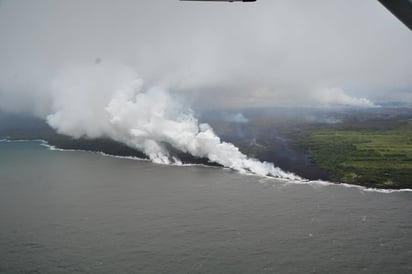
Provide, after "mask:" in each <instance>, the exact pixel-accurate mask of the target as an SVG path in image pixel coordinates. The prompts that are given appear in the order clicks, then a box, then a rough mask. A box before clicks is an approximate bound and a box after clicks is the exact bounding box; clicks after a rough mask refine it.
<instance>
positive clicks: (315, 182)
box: [0, 137, 412, 193]
mask: <svg viewBox="0 0 412 274" xmlns="http://www.w3.org/2000/svg"><path fill="white" fill-rule="evenodd" d="M2 142H6V143H15V142H39V143H40V144H39V145H40V146H43V147H45V148H46V149H48V150H50V151H61V152H87V153H96V154H99V155H101V156H104V157H112V158H118V159H125V160H133V161H148V162H151V163H153V162H152V161H150V159H148V158H139V157H136V156H122V155H114V154H108V153H105V152H102V151H96V150H92V149H89V150H87V149H67V148H60V147H57V146H55V145H51V144H50V143H49V142H48V141H47V140H44V139H12V138H7V137H6V138H4V137H3V138H1V139H0V143H2ZM153 164H159V163H153ZM159 165H165V166H174V167H190V166H200V167H206V168H223V169H227V170H232V169H230V168H227V167H222V166H216V165H207V164H199V163H187V164H186V163H185V164H176V163H173V164H159ZM235 172H236V171H235ZM237 173H238V174H241V175H248V176H256V177H259V178H261V180H279V181H284V182H286V184H300V185H312V186H315V185H317V186H341V187H345V188H357V189H359V190H362V191H366V192H379V193H395V192H412V189H410V188H400V189H396V188H373V187H367V186H362V185H356V184H348V183H338V182H332V181H325V180H305V179H303V180H290V179H286V178H277V177H272V176H259V175H256V174H245V173H240V172H237ZM259 182H261V183H264V182H262V181H259Z"/></svg>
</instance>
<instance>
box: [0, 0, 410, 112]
mask: <svg viewBox="0 0 412 274" xmlns="http://www.w3.org/2000/svg"><path fill="white" fill-rule="evenodd" d="M0 40H1V43H0V109H3V110H18V111H23V110H24V111H29V112H34V113H35V114H37V115H46V114H48V113H49V112H50V109H51V107H52V106H51V100H52V98H51V97H52V96H50V93H51V92H50V87H51V85H52V83H53V81H54V79H55V78H56V77H59V75H60V74H61V73H62V72H63V71H65V70H72V69H73V68H76V67H82V66H90V65H95V66H99V65H101V64H105V65H106V66H110V65H111V64H113V66H115V67H116V66H119V65H122V66H123V65H124V66H127V67H131V68H133V70H134V71H136V72H137V73H138V74H139V76H140V77H141V78H142V79H144V81H145V82H146V83H147V84H148V85H160V86H162V87H165V88H168V89H171V90H172V91H174V92H176V93H180V94H183V95H185V97H187V98H188V100H191V101H192V102H193V104H194V106H195V107H198V108H215V107H218V108H220V107H222V108H233V107H260V106H265V107H266V106H277V105H307V104H310V105H313V104H315V105H316V104H320V105H333V104H343V105H345V104H346V105H355V106H365V107H370V106H375V105H376V101H382V100H390V101H403V102H412V53H411V49H412V33H411V32H410V31H409V30H408V29H407V28H406V27H405V26H404V25H402V24H401V23H400V22H399V21H398V20H397V19H396V18H395V17H394V16H393V15H391V14H390V13H389V12H388V11H387V10H386V9H385V8H384V7H383V6H381V5H380V4H379V2H378V1H375V0H334V1H331V0H323V1H321V0H318V1H316V0H315V1H307V0H300V1H298V0H288V1H275V0H258V1H257V2H256V3H202V2H180V1H177V0H130V1H126V0H121V1H120V0H117V1H103V0H95V1H90V0H89V1H87V0H77V1H76V0H70V1H59V0H50V1H41V0H36V1H18V0H10V1H7V0H6V1H0ZM96 60H97V63H99V62H100V63H101V64H95V63H96ZM186 95H187V96H186ZM96 96H98V95H97V94H96ZM377 103H379V102H377Z"/></svg>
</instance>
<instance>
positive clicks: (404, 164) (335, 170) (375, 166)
mask: <svg viewBox="0 0 412 274" xmlns="http://www.w3.org/2000/svg"><path fill="white" fill-rule="evenodd" d="M216 113H218V112H213V114H210V113H204V114H203V115H202V117H201V118H200V120H201V121H202V122H207V123H209V124H210V125H211V126H212V127H213V128H214V130H215V132H216V133H217V134H218V135H219V136H221V138H222V140H223V141H228V142H232V143H233V144H234V145H236V146H237V147H239V149H240V150H241V151H242V152H243V153H245V154H246V155H248V156H250V157H254V158H257V159H259V160H261V161H268V162H272V163H274V164H275V165H276V166H279V167H280V168H282V169H284V170H287V171H290V172H293V173H296V174H298V175H300V176H302V177H304V178H307V179H311V180H316V179H322V180H328V181H333V182H336V183H350V184H356V185H362V186H367V187H374V188H391V189H400V188H412V109H411V108H374V109H364V110H359V109H358V110H356V109H355V110H354V109H333V110H331V109H300V110H296V109H286V108H284V109H259V110H253V109H252V110H251V109H249V110H242V113H243V114H244V115H245V116H246V117H247V119H246V118H244V119H237V120H236V119H235V120H233V119H226V117H225V116H226V115H227V113H220V114H216ZM0 114H1V113H0ZM2 117H3V118H2ZM4 117H5V116H4V115H0V137H8V138H11V139H43V140H46V141H47V142H48V143H49V144H50V145H52V146H55V147H58V148H62V149H78V150H88V151H99V152H104V153H106V154H110V155H118V156H134V157H138V158H147V157H146V155H145V154H143V153H142V152H140V151H137V150H135V149H133V148H130V147H128V146H126V145H124V144H121V143H118V142H115V141H113V140H109V139H105V138H98V139H87V138H80V139H74V138H71V137H68V136H64V135H60V134H57V133H56V132H55V131H54V130H53V129H52V128H50V127H49V126H48V125H46V124H45V123H44V122H42V121H39V120H32V121H27V120H24V119H23V120H22V121H24V123H16V121H18V119H16V118H13V119H10V118H7V119H6V118H4ZM232 117H233V115H232ZM2 119H3V121H2ZM13 121H14V122H13ZM17 124H24V127H19V126H17ZM2 125H3V126H2ZM169 150H170V152H171V154H172V155H173V156H175V157H177V158H179V159H180V160H181V161H182V162H183V163H194V164H205V165H214V166H219V165H218V164H216V163H212V162H210V161H209V160H208V159H205V158H197V157H193V156H192V155H190V154H187V153H183V152H180V151H178V150H175V149H173V148H172V147H169Z"/></svg>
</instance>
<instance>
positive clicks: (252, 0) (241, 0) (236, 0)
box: [180, 0, 256, 2]
mask: <svg viewBox="0 0 412 274" xmlns="http://www.w3.org/2000/svg"><path fill="white" fill-rule="evenodd" d="M180 1H202V2H256V0H180Z"/></svg>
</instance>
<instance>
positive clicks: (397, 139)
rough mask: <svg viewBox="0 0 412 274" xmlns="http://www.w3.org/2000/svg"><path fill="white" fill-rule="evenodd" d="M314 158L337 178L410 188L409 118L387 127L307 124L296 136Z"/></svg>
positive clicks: (411, 132)
mask: <svg viewBox="0 0 412 274" xmlns="http://www.w3.org/2000/svg"><path fill="white" fill-rule="evenodd" d="M300 145H301V146H303V147H304V148H305V149H306V150H307V152H308V154H309V155H310V156H311V157H312V158H313V160H314V162H315V163H316V164H317V165H318V166H320V167H322V168H325V169H327V170H330V171H331V173H332V176H331V179H332V180H334V181H338V182H344V183H353V184H360V185H365V186H370V187H380V188H412V126H411V121H410V120H407V121H403V122H401V123H396V122H395V123H394V124H392V125H391V127H390V128H387V129H385V128H383V127H380V128H376V127H371V126H369V127H368V126H365V127H362V128H356V129H354V128H353V127H352V128H351V127H348V126H344V125H342V126H336V127H334V128H330V127H329V128H328V127H318V128H311V129H308V130H307V131H304V133H302V134H301V136H300Z"/></svg>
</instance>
